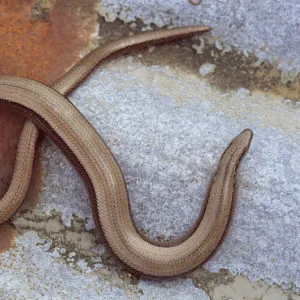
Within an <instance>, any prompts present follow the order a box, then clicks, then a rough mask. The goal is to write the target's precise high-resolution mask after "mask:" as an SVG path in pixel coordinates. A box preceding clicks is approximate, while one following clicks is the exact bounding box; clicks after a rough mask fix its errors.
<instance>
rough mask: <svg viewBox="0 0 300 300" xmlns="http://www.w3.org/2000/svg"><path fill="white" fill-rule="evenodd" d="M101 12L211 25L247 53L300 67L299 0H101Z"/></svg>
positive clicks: (128, 17)
mask: <svg viewBox="0 0 300 300" xmlns="http://www.w3.org/2000/svg"><path fill="white" fill-rule="evenodd" d="M99 12H100V14H101V15H103V16H105V18H106V20H107V21H113V20H115V19H116V18H119V19H121V20H123V21H125V22H130V21H135V20H136V19H137V18H139V19H142V20H143V22H144V23H145V24H151V23H153V24H155V25H157V26H158V27H162V26H166V25H167V26H171V27H174V26H187V25H209V26H212V27H213V31H212V35H213V36H215V37H216V38H218V40H220V41H221V42H224V43H225V44H226V45H231V46H234V47H238V48H239V49H241V50H243V51H244V53H245V54H247V53H254V54H255V55H257V56H258V57H259V59H261V60H265V59H267V60H269V61H271V62H279V64H278V68H279V69H280V70H283V71H285V72H287V73H290V74H295V73H297V72H299V70H300V52H299V49H300V39H299V30H300V23H299V21H298V19H299V15H300V3H299V1H297V0H290V1H281V0H275V1H271V0H264V1H261V0H252V1H249V0H240V1H235V0H203V1H201V4H200V5H199V6H194V5H192V4H191V3H189V1H188V0H168V1H161V0H147V1H146V0H140V1H136V0H102V1H101V3H100V9H99Z"/></svg>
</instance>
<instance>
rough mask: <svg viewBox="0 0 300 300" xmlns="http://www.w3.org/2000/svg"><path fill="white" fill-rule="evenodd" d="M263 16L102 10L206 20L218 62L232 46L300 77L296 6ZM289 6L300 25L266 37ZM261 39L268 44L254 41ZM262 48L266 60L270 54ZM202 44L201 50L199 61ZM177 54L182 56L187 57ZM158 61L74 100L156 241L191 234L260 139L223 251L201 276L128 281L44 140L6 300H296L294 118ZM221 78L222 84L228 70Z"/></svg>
mask: <svg viewBox="0 0 300 300" xmlns="http://www.w3.org/2000/svg"><path fill="white" fill-rule="evenodd" d="M267 3H269V2H268V1H267V2H264V3H263V4H260V7H259V8H257V11H258V12H259V13H258V16H260V17H259V18H254V15H253V14H254V12H253V9H252V10H251V9H250V6H251V5H258V2H257V1H254V2H251V4H250V2H246V1H242V2H233V1H229V2H228V1H227V2H226V3H225V1H223V2H222V1H221V2H219V3H218V4H216V2H215V1H213V0H212V1H207V2H206V1H202V4H201V6H199V7H194V6H191V5H190V4H189V3H183V2H180V3H179V2H178V1H177V0H172V1H169V2H166V1H162V2H161V1H160V2H158V0H152V1H147V3H146V2H143V1H142V2H140V3H139V5H137V2H135V1H131V0H129V1H118V3H117V1H109V3H108V2H106V1H105V0H104V1H101V6H100V11H101V14H102V15H106V17H107V18H110V19H113V18H115V17H117V16H118V17H119V18H120V19H122V20H126V21H130V20H135V18H136V17H140V18H142V19H143V21H144V23H145V24H148V23H149V24H150V23H155V24H156V25H158V26H162V25H164V24H167V25H169V24H170V23H172V24H173V25H183V24H184V25H187V24H188V22H189V24H193V22H197V24H199V22H198V20H199V19H200V18H201V22H203V24H204V23H205V24H207V23H209V24H210V25H216V30H215V33H213V34H216V35H217V36H218V37H220V36H222V39H218V40H217V41H215V42H214V43H215V47H216V49H217V50H219V51H221V52H223V51H225V52H227V51H229V52H230V51H231V50H230V45H232V46H238V47H239V48H240V50H241V52H242V51H244V54H247V51H249V49H252V48H251V47H254V46H255V47H254V48H255V49H256V50H255V51H256V52H255V54H256V55H257V56H258V57H259V58H260V59H264V58H267V59H269V60H270V61H273V62H274V61H275V60H276V59H277V58H278V57H281V59H282V60H281V62H282V63H281V64H279V65H278V66H276V67H278V68H281V69H282V70H285V71H287V72H289V71H291V70H292V69H293V68H294V69H295V70H298V56H297V55H298V54H295V53H296V51H295V52H294V54H292V52H293V51H291V53H288V54H286V53H284V51H285V49H286V48H285V47H290V49H294V48H293V47H295V48H296V47H297V43H298V39H296V38H295V41H294V44H293V43H292V42H291V39H290V37H293V34H295V32H296V31H294V30H296V29H297V26H298V23H297V21H296V19H295V18H296V13H297V9H298V8H299V7H298V5H297V4H296V3H294V2H293V1H292V2H289V3H290V4H288V2H287V1H275V2H272V4H273V6H272V8H271V7H270V6H268V5H267ZM225 4H226V5H225ZM127 5H128V6H130V8H131V9H130V10H128V9H126V8H127ZM170 5H172V9H171V8H170ZM289 5H294V8H295V11H294V13H295V18H292V17H291V18H288V20H287V21H286V22H285V23H284V24H282V22H281V23H279V24H282V27H280V26H278V28H275V27H274V26H273V25H272V24H275V23H274V22H275V21H276V18H281V17H282V14H284V13H285V12H287V10H288V7H290V6H289ZM183 7H184V8H185V7H186V9H183ZM253 7H254V6H253ZM167 8H170V9H169V10H168V12H167ZM279 8H281V10H279ZM273 9H274V11H275V10H276V9H277V10H278V11H280V13H279V14H278V16H275V14H273V13H270V11H273ZM153 11H155V12H156V14H153ZM118 12H121V13H118ZM179 12H180V13H179ZM204 12H205V13H206V15H204ZM221 12H222V13H221ZM294 13H293V14H292V15H294ZM216 15H217V16H219V19H218V20H214V22H215V23H213V21H212V20H213V18H215V16H216ZM264 15H268V17H269V19H268V20H265V19H263V16H264ZM217 21H218V22H217ZM261 22H269V25H270V27H267V26H266V27H263V26H262V25H261ZM216 23H218V24H219V25H217V24H216ZM258 24H259V25H260V26H257V25H258ZM264 24H265V23H264ZM291 24H293V26H292V25H291ZM131 25H132V24H131ZM131 25H130V26H131ZM255 25H256V26H255ZM222 26H223V27H222ZM226 26H227V27H226ZM258 27H259V28H258ZM229 28H232V29H233V30H232V29H231V30H229ZM237 28H239V30H237ZM262 28H264V29H265V30H266V32H264V34H265V35H263V36H260V35H259V32H260V31H259V30H262ZM270 28H272V29H273V31H272V30H271V29H270ZM283 28H285V30H286V31H288V32H289V35H287V36H286V37H283V36H282V34H281V33H282V32H283V31H282V30H284V29H283ZM289 29H290V30H289ZM222 30H223V31H222ZM229 32H231V33H233V34H229ZM237 32H238V34H237ZM278 34H279V35H278ZM250 36H251V38H250ZM245 37H247V38H245ZM248 37H249V38H248ZM263 38H264V41H265V42H266V43H268V45H269V46H270V47H269V48H268V47H264V46H262V45H265V44H263V42H262V40H263ZM223 41H224V42H225V43H228V45H227V46H225V44H223V43H222V42H223ZM289 43H292V44H289ZM206 45H207V43H204V44H203V45H202V46H201V43H200V46H197V47H193V48H194V50H196V51H197V52H198V54H199V55H200V56H201V55H202V53H203V51H204V50H203V49H205V47H206ZM275 46H276V47H275ZM175 48H176V46H175ZM177 48H178V50H176V51H177V52H178V53H182V52H181V51H183V50H182V49H185V48H189V49H191V47H190V45H183V44H178V45H177ZM166 49H171V48H166ZM160 51H161V50H159V49H158V48H151V49H149V53H150V52H151V53H152V54H153V55H154V56H155V58H157V64H156V63H153V62H152V63H149V62H147V63H146V60H145V61H143V58H144V56H145V57H146V56H147V51H146V52H143V53H140V54H136V55H132V57H131V56H127V57H125V58H124V57H122V58H118V59H116V60H113V61H111V62H110V63H108V64H105V65H103V66H101V67H98V68H97V69H96V70H95V72H93V74H91V76H89V78H88V79H87V80H85V81H84V82H83V83H82V84H81V86H80V87H78V88H77V89H76V90H75V91H74V92H73V93H72V94H71V95H70V96H69V99H70V100H71V101H72V102H73V103H74V104H75V105H76V106H77V107H78V109H79V110H80V111H81V112H82V113H83V114H84V115H85V117H86V118H87V119H88V120H89V121H90V122H91V123H92V124H93V126H95V128H96V129H97V130H98V132H99V133H100V134H101V136H102V137H103V139H104V140H105V142H106V143H107V145H108V146H109V147H110V148H111V150H112V152H113V153H114V155H115V157H116V159H117V160H118V163H119V164H120V166H121V169H122V171H123V173H124V176H125V180H126V183H127V185H128V191H129V196H130V201H131V204H132V209H133V215H134V219H135V221H136V223H137V225H138V227H139V228H141V229H143V230H144V231H145V232H146V233H147V234H148V235H149V236H150V237H153V238H160V239H166V238H167V239H168V238H173V237H178V236H180V235H181V234H182V233H183V232H184V231H185V230H187V229H188V228H189V226H191V224H192V223H193V222H194V220H195V219H196V218H197V216H198V214H199V211H200V209H201V207H202V204H203V201H204V198H205V195H206V192H207V188H208V185H209V182H210V179H211V177H212V176H213V174H214V171H215V170H216V167H217V164H218V161H219V159H220V156H221V154H222V152H223V151H224V149H225V148H226V146H227V145H228V144H229V143H230V141H231V140H232V139H233V138H234V137H235V136H236V135H237V134H238V133H239V132H241V131H242V130H243V129H244V128H247V127H248V128H251V129H252V130H253V131H254V139H253V142H252V145H251V148H250V151H249V153H248V154H247V156H246V157H245V158H244V160H243V161H242V164H241V168H240V169H239V171H238V184H237V185H238V193H237V199H236V205H235V209H234V213H233V216H232V220H231V222H230V226H229V229H228V232H227V234H226V237H225V239H224V242H223V243H222V245H221V246H220V247H219V248H218V250H217V251H216V253H215V255H214V256H213V257H212V258H211V259H210V260H209V261H208V262H207V263H206V264H205V265H204V266H203V268H199V269H197V270H196V271H195V272H193V273H192V274H188V275H186V276H184V277H181V278H178V279H176V280H170V281H169V280H167V281H149V280H145V279H141V278H136V277H134V276H132V275H131V274H129V273H128V272H126V271H125V270H123V269H122V267H120V266H119V264H118V263H117V262H116V261H115V260H114V258H113V257H112V256H111V255H110V254H109V253H107V252H106V249H105V247H104V246H103V245H102V244H101V243H100V244H99V243H97V242H96V239H98V235H97V234H95V232H94V229H93V228H94V224H93V220H92V218H91V210H90V206H89V202H88V201H89V200H88V197H87V194H86V192H85V189H84V185H83V183H82V182H81V179H80V178H79V176H78V175H77V174H76V172H75V171H74V170H73V168H72V166H71V165H70V164H69V163H68V161H67V160H66V159H65V157H64V156H63V155H62V154H61V152H60V151H59V149H58V148H57V147H56V146H55V145H53V144H52V142H51V141H49V140H47V139H46V141H45V142H44V143H43V146H42V156H43V159H42V164H43V170H44V178H43V179H44V184H43V186H42V192H41V194H40V200H39V203H38V205H37V206H36V207H35V208H34V209H30V210H29V211H26V212H24V209H23V210H22V211H21V212H20V213H19V214H18V215H17V216H15V218H14V219H13V223H14V225H15V226H16V228H17V230H18V232H19V233H20V235H19V236H17V237H16V240H15V247H13V248H11V249H9V250H8V251H6V252H4V253H2V254H0V266H1V268H0V298H1V299H10V298H8V296H7V295H9V297H11V298H14V299H28V298H30V299H70V297H71V298H72V299H166V298H172V299H176V298H174V297H178V299H195V298H197V299H203V300H207V299H213V300H221V299H222V300H224V299H234V300H236V299H249V300H252V299H253V300H254V299H262V300H268V299H273V300H274V299H284V300H290V299H292V300H299V299H300V296H299V290H300V269H299V266H300V261H299V254H300V253H299V245H300V234H299V224H300V210H299V208H300V200H299V199H300V197H299V196H300V184H299V182H300V168H299V167H298V164H297V162H298V161H300V154H299V153H300V138H299V127H300V111H299V105H298V104H297V102H293V101H292V100H288V99H285V97H283V96H282V95H281V94H278V95H274V94H273V93H271V92H270V91H268V90H262V89H259V90H255V89H253V90H249V89H248V88H247V87H246V86H242V85H240V86H239V87H237V88H232V89H227V90H223V89H221V88H218V86H217V85H216V84H214V83H215V82H214V81H213V80H212V79H214V78H216V74H215V73H210V74H207V75H206V76H205V77H202V76H201V75H200V74H199V66H200V65H199V66H198V67H196V68H195V70H189V68H187V67H186V68H184V67H182V68H181V67H178V65H175V64H172V63H169V60H166V61H163V56H162V55H160V53H161V52H160ZM172 51H173V50H172ZM215 52H216V51H215V50H214V52H213V51H211V57H213V56H214V55H215ZM171 53H172V54H171ZM171 55H173V52H171V51H170V55H169V56H171ZM179 55H180V54H179ZM178 57H179V56H178ZM273 58H274V60H272V59H273ZM201 59H202V61H201V64H202V65H203V64H205V63H207V64H211V63H212V61H211V60H210V57H207V56H204V57H202V58H201ZM289 59H293V62H291V63H290V65H288V64H287V61H288V60H289ZM299 59H300V58H299ZM299 61H300V60H299ZM184 64H185V62H184V57H182V66H184ZM232 64H233V63H232ZM214 65H216V73H217V72H218V71H219V70H222V68H224V66H223V65H222V64H220V65H219V64H217V63H216V64H215V62H214ZM290 66H292V67H291V68H290ZM248 67H249V69H248ZM245 68H246V70H251V71H252V69H250V66H245ZM249 72H250V71H249ZM240 76H241V77H242V75H240ZM278 80H279V81H280V80H281V78H278ZM30 197H34V196H33V195H31V196H29V198H30ZM28 200H32V199H28ZM33 202H37V201H36V199H34V201H33Z"/></svg>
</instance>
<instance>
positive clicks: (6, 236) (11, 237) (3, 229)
mask: <svg viewBox="0 0 300 300" xmlns="http://www.w3.org/2000/svg"><path fill="white" fill-rule="evenodd" d="M16 234H17V230H16V228H15V227H14V226H13V225H11V224H7V223H5V224H1V225H0V237H1V238H0V253H3V252H5V251H7V250H9V249H10V248H11V247H13V246H14V244H15V236H16Z"/></svg>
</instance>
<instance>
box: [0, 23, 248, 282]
mask: <svg viewBox="0 0 300 300" xmlns="http://www.w3.org/2000/svg"><path fill="white" fill-rule="evenodd" d="M209 29H210V28H209V27H184V28H175V29H169V30H159V31H152V32H146V33H142V34H140V35H137V36H133V37H127V38H124V39H121V40H119V41H116V42H112V43H110V44H108V45H107V46H103V47H102V48H97V49H95V50H94V51H92V52H91V53H90V54H88V55H87V56H86V57H85V58H84V59H82V60H81V61H79V62H78V63H77V64H76V65H75V66H74V67H72V68H71V69H70V70H69V71H68V72H67V73H66V75H65V76H63V77H62V78H61V79H60V80H59V81H57V82H56V83H55V84H54V85H53V87H52V88H51V87H48V86H46V85H44V84H42V83H39V82H37V81H34V80H30V79H25V78H21V77H0V99H1V100H0V101H2V102H4V103H6V104H7V105H10V106H11V107H12V108H14V109H16V110H17V111H19V112H20V113H22V114H24V115H25V116H26V117H27V118H28V120H27V121H26V122H25V125H24V128H23V131H22V134H21V137H20V141H19V145H18V151H17V157H16V164H15V169H14V172H13V176H12V181H11V185H10V187H9V189H8V191H7V192H6V194H5V195H4V197H3V198H2V200H1V202H0V222H4V221H6V220H8V219H9V218H10V217H11V216H12V215H13V213H14V212H15V211H16V210H17V209H18V207H19V206H20V204H21V202H22V200H23V198H24V197H25V195H26V191H27V188H28V184H29V181H30V177H31V171H32V162H33V158H34V151H35V143H36V139H37V135H38V129H37V128H39V129H41V130H43V131H44V132H45V133H46V134H47V135H48V136H49V137H50V138H51V139H52V140H53V141H54V142H55V143H56V144H57V145H58V147H59V148H60V149H61V150H62V151H63V152H64V153H65V155H66V156H67V157H68V159H69V160H70V161H71V162H72V163H73V164H74V166H75V167H76V169H77V171H78V172H79V174H80V175H81V176H82V178H83V180H84V182H85V184H86V187H87V189H88V192H89V195H90V199H91V205H92V211H93V217H94V220H95V223H96V227H97V228H98V229H100V230H101V231H102V233H103V236H104V239H105V242H106V244H107V245H108V247H109V249H110V250H111V251H112V252H113V253H114V254H115V255H116V257H117V258H118V259H119V260H120V261H122V262H123V263H124V265H125V266H127V268H128V269H130V270H131V271H132V272H135V273H139V274H144V275H147V276H153V277H170V276H176V275H179V274H182V273H186V272H188V271H190V270H192V269H194V268H196V267H197V266H198V265H200V264H201V263H202V262H204V261H205V260H206V259H207V258H208V257H209V256H210V255H211V254H212V252H213V251H214V250H215V249H216V247H217V246H218V244H219V243H220V241H221V238H222V236H223V234H224V231H225V229H226V225H227V222H228V218H229V214H230V211H231V207H232V200H233V194H234V184H235V174H236V170H237V167H238V166H239V163H240V160H241V158H242V156H243V154H244V153H245V152H246V150H247V149H248V148H249V145H250V142H251V139H252V131H251V130H249V129H246V130H244V131H243V132H242V133H241V134H239V135H238V136H237V137H236V138H234V140H233V141H232V142H231V144H230V145H229V147H228V148H227V150H226V151H225V152H224V153H223V156H222V158H221V161H220V164H219V166H218V169H217V172H216V174H215V176H214V178H213V180H212V184H211V187H210V192H209V196H208V200H207V204H206V208H205V212H204V214H203V217H202V219H201V220H200V221H199V223H198V226H196V227H195V228H194V229H193V230H190V231H189V233H187V234H186V235H185V236H184V237H183V238H181V239H179V240H177V241H174V242H172V243H170V244H165V245H161V244H158V243H155V242H152V241H150V240H148V239H147V238H145V237H143V236H142V235H141V234H140V232H139V231H138V230H137V229H136V227H135V224H134V222H133V220H132V217H131V211H130V204H129V201H128V197H127V190H126V186H125V183H124V179H123V176H122V173H121V170H120V168H119V166H118V164H117V162H116V161H115V159H114V157H113V155H112V153H111V152H110V150H109V148H108V147H107V146H106V145H105V143H104V142H103V140H102V139H101V137H100V136H99V134H98V133H97V132H96V131H95V129H94V128H93V127H92V126H91V125H90V124H89V123H88V121H87V120H86V119H85V118H84V117H83V116H82V114H81V113H80V112H79V111H78V110H77V109H76V107H75V106H74V105H73V104H72V103H71V102H69V101H68V100H67V99H66V98H65V97H64V96H63V95H65V94H66V93H68V92H69V91H70V90H71V89H72V88H74V87H75V86H76V85H77V84H78V83H79V82H80V81H82V80H83V79H84V78H85V77H86V76H87V75H88V74H89V73H90V72H91V70H92V69H93V68H94V67H95V66H96V65H97V64H98V63H99V62H101V61H103V60H105V59H106V58H108V57H111V56H112V55H114V54H120V53H125V52H128V51H130V50H131V49H137V48H141V47H145V46H147V45H150V44H151V45H152V44H158V43H163V42H167V41H172V40H177V39H181V38H185V37H187V36H190V35H193V34H197V33H202V32H205V31H208V30H209ZM29 120H30V121H32V122H33V123H31V122H30V121H29Z"/></svg>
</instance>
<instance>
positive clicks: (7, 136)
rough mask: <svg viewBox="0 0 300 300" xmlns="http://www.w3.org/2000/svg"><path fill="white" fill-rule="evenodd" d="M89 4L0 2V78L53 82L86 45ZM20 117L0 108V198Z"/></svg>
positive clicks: (92, 18) (92, 24)
mask: <svg viewBox="0 0 300 300" xmlns="http://www.w3.org/2000/svg"><path fill="white" fill-rule="evenodd" d="M94 6H95V5H94V2H93V1H81V0H76V1H72V3H70V1H50V0H49V1H43V0H40V1H38V0H36V1H33V0H31V1H17V0H13V1H1V2H0V16H1V24H0V43H1V47H0V75H1V76H3V75H6V76H24V77H28V78H31V79H35V80H39V81H41V82H43V83H46V84H51V83H53V82H54V81H55V80H56V79H57V78H58V77H59V76H61V75H62V74H63V73H64V72H65V71H66V69H67V68H69V67H70V66H71V65H72V64H73V63H74V62H75V61H77V60H78V57H79V54H80V52H81V51H83V50H84V49H85V48H86V47H88V45H89V43H90V41H91V34H92V33H94V32H95V30H96V25H97V17H96V14H95V11H94ZM22 124H23V118H22V117H21V116H17V115H16V114H15V113H13V112H12V111H11V110H9V109H8V108H7V107H5V106H3V105H1V104H0V165H1V170H0V196H2V195H3V194H4V192H5V191H6V189H7V186H8V183H9V181H10V178H11V174H12V169H13V164H14V160H15V153H16V146H17V139H18V137H19V134H20V131H21V128H22Z"/></svg>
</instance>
